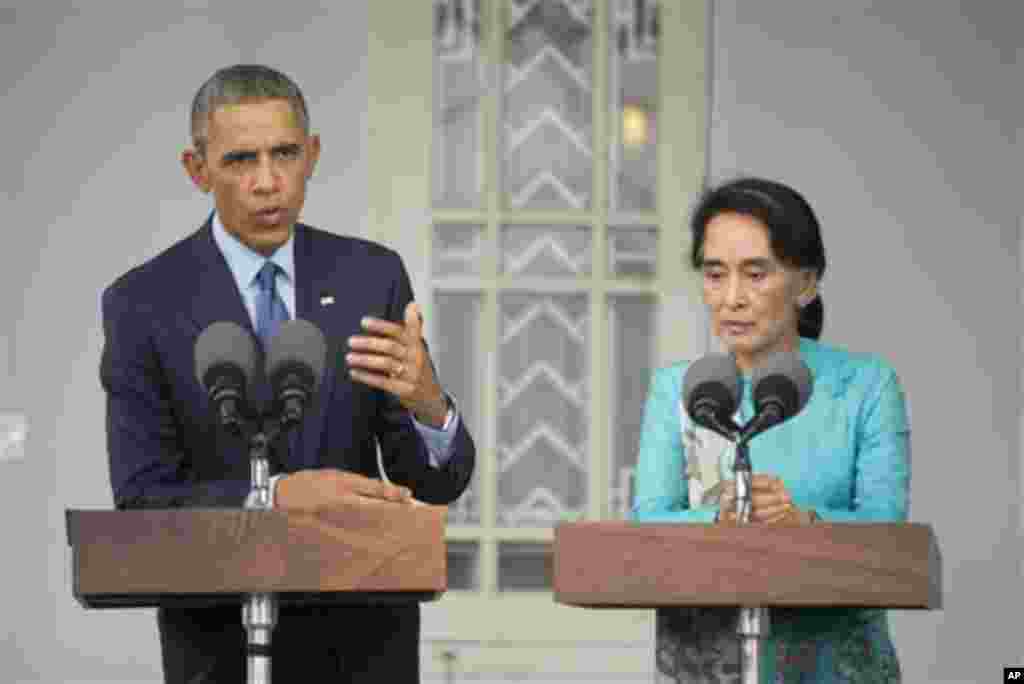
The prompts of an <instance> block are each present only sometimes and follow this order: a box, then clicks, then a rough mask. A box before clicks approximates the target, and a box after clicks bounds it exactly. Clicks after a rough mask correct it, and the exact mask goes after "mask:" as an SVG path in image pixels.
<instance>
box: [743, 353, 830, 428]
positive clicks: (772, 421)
mask: <svg viewBox="0 0 1024 684" xmlns="http://www.w3.org/2000/svg"><path fill="white" fill-rule="evenodd" d="M751 384H752V386H753V391H752V394H753V398H754V410H755V415H754V418H753V420H751V421H750V422H749V423H748V424H747V425H746V427H745V428H744V429H743V439H744V440H747V439H750V438H751V437H753V436H754V435H756V434H759V433H761V432H764V431H765V430H767V429H768V428H771V427H774V426H776V425H778V424H779V423H782V422H784V421H787V420H789V419H790V418H792V417H793V416H795V415H796V414H797V413H799V412H800V411H801V410H802V409H803V407H804V406H806V405H807V401H808V400H809V399H810V398H811V390H812V389H813V378H812V377H811V369H810V368H808V367H807V364H806V363H804V362H803V359H801V358H800V356H799V355H798V354H795V353H793V352H776V353H774V354H772V355H771V356H769V357H768V358H767V359H766V360H765V362H764V363H762V364H761V365H760V366H758V367H757V368H755V369H754V373H753V375H752V376H751Z"/></svg>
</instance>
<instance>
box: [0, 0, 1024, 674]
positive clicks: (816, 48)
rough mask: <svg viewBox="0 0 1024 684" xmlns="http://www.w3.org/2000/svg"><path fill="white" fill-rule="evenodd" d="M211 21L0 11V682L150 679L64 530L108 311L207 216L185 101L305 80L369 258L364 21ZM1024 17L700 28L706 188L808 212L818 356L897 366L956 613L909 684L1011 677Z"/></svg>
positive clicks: (348, 225)
mask: <svg viewBox="0 0 1024 684" xmlns="http://www.w3.org/2000/svg"><path fill="white" fill-rule="evenodd" d="M140 4H141V3H140ZM325 5H326V3H325ZM205 7H206V4H205V3H204V2H200V1H199V0H189V1H187V2H178V3H174V2H170V1H168V2H153V3H146V7H145V9H144V10H142V9H136V8H135V4H132V3H117V4H115V3H113V2H107V3H88V4H87V3H75V4H72V3H70V2H52V3H31V4H30V3H27V2H25V3H21V4H20V5H19V6H17V7H0V45H3V46H4V47H3V54H4V59H3V60H0V85H2V91H0V92H2V93H3V95H2V96H0V97H2V98H3V99H2V104H3V109H2V111H3V112H4V116H3V122H4V123H3V131H4V136H3V140H4V144H3V149H4V153H5V158H6V159H7V160H8V163H7V164H3V165H0V179H2V181H0V190H2V192H3V193H4V198H5V199H6V200H7V201H6V202H5V203H4V207H5V208H7V211H5V212H3V214H2V215H0V216H2V218H3V228H4V230H5V235H6V236H7V237H8V241H7V245H8V247H7V249H5V250H3V251H2V252H0V269H2V270H0V285H3V287H0V311H2V312H4V316H3V317H2V318H0V321H2V322H0V333H2V335H3V336H4V337H5V338H6V341H5V344H3V345H0V353H2V352H3V350H4V349H6V351H7V356H6V359H7V360H6V361H5V362H0V380H6V382H3V383H2V385H0V411H2V410H4V409H9V408H20V409H23V410H26V411H27V412H28V413H29V416H30V421H31V434H30V437H29V443H28V445H27V447H26V459H25V460H24V461H23V462H19V463H0V499H2V500H3V502H4V503H3V505H2V506H3V507H2V509H0V510H2V511H3V513H4V515H0V539H3V540H4V541H6V548H7V549H8V550H7V552H5V553H4V554H3V560H2V561H0V577H2V578H3V581H2V583H0V608H2V611H0V680H3V681H45V682H64V681H71V680H82V681H84V680H97V681H105V682H111V681H118V680H121V681H145V680H151V681H156V680H158V679H159V669H158V651H157V646H156V638H155V629H154V624H153V619H152V615H151V614H150V613H149V612H147V611H124V612H107V611H92V612H88V613H87V612H85V611H83V610H82V609H81V608H79V607H78V606H77V604H75V603H74V602H73V600H72V599H71V598H70V589H69V586H70V585H69V578H68V571H67V567H68V564H67V553H66V545H65V541H64V522H63V511H64V509H65V508H66V507H85V506H108V505H110V493H109V486H108V484H107V480H106V461H105V459H106V457H105V445H104V435H103V403H102V392H101V390H100V387H99V383H98V360H99V350H100V345H101V333H100V329H99V293H100V291H101V289H102V287H104V286H105V285H106V284H107V283H108V282H109V281H110V280H111V279H112V278H113V277H114V276H115V275H116V274H118V273H121V272H123V271H124V270H126V269H127V268H129V267H131V266H132V265H134V264H136V263H138V262H140V261H141V260H143V259H145V258H147V257H149V256H151V255H153V254H155V253H156V252H157V251H158V250H159V249H162V248H163V247H165V246H167V245H169V244H170V243H171V242H173V241H174V240H176V239H177V238H179V237H181V236H183V235H185V234H186V233H187V232H188V231H190V230H192V229H193V228H194V226H196V225H197V224H198V223H199V222H200V221H201V220H202V219H203V218H204V217H205V214H206V211H207V208H208V203H207V201H206V200H205V198H203V197H202V196H200V195H198V193H196V192H195V191H194V190H193V189H192V188H191V187H190V185H189V184H188V182H187V180H186V179H185V177H184V174H183V173H182V172H181V171H180V169H179V166H178V164H177V156H178V154H179V153H180V150H181V148H182V146H183V145H184V144H185V142H186V140H187V137H186V121H187V105H188V101H189V99H190V98H191V96H192V94H193V93H194V91H195V89H196V88H197V87H198V85H199V83H200V82H201V81H202V80H203V79H204V78H206V77H207V76H208V75H209V73H210V72H211V71H212V70H213V69H214V68H216V67H217V66H221V65H224V64H229V63H233V62H238V61H258V62H266V63H271V64H275V65H278V66H280V67H281V68H282V69H284V70H285V71H286V72H288V73H291V74H293V75H295V76H296V77H297V78H298V80H299V81H300V84H301V85H302V86H303V88H304V89H305V91H306V94H307V96H308V98H309V100H310V106H311V109H312V116H313V124H314V127H315V128H318V129H320V130H321V132H322V133H323V135H324V155H323V159H322V164H321V167H320V169H319V173H318V174H317V176H316V177H315V178H314V181H313V187H312V188H311V195H310V200H309V203H308V205H307V211H306V218H307V219H308V220H309V221H310V222H313V223H317V224H320V225H323V226H324V227H328V228H330V229H332V230H335V231H337V232H347V233H363V232H365V226H364V225H363V220H364V213H365V199H364V198H365V196H366V186H365V181H364V178H363V176H364V170H365V164H366V159H365V152H364V150H365V142H364V134H365V123H366V122H365V120H364V117H365V98H366V83H365V77H364V73H365V71H364V64H363V63H362V60H364V59H365V54H366V41H367V36H366V30H365V28H364V27H365V26H366V17H365V7H364V6H363V5H362V3H355V2H346V3H333V4H332V5H331V7H330V8H321V7H320V6H319V3H305V2H291V3H288V4H287V6H286V7H285V8H284V9H275V8H274V6H273V5H269V4H268V5H260V6H259V9H258V10H257V9H255V7H256V5H254V4H252V3H243V2H238V1H237V0H236V1H232V2H229V1H225V2H220V3H216V5H215V7H216V9H214V10H207V9H205ZM1019 7H1020V5H1019V4H1016V3H1010V2H1002V1H1001V0H975V1H974V2H963V3H956V2H953V1H952V0H929V2H923V1H920V2H913V1H911V0H902V1H900V2H891V1H889V2H881V1H879V2H876V3H868V2H866V1H862V0H832V1H831V2H816V3H812V2H797V1H795V0H793V1H787V2H781V1H779V0H776V1H775V2H771V3H759V2H739V1H738V0H731V1H728V2H726V1H724V0H722V1H720V2H717V3H716V10H715V12H716V20H715V36H714V40H715V49H714V62H715V64H714V68H715V76H714V113H713V122H712V134H711V138H710V140H711V154H710V159H711V169H710V172H711V174H712V176H713V177H715V178H724V177H728V176H730V175H732V174H734V173H737V172H751V173H759V174H764V175H769V176H774V177H777V178H780V179H782V180H785V181H787V182H791V183H792V184H793V185H795V186H796V187H798V188H799V189H800V190H802V191H803V192H804V193H805V194H806V195H807V197H808V198H809V199H810V201H811V202H812V204H813V205H814V206H815V207H816V209H817V210H818V212H819V214H820V216H821V218H822V220H823V223H824V230H825V239H826V247H827V248H828V251H829V259H830V261H829V272H828V274H827V276H826V280H825V287H824V292H825V298H826V306H827V308H828V316H829V320H828V323H827V327H826V338H827V339H828V340H831V341H834V342H837V343H840V344H843V345H846V346H849V347H851V348H854V349H863V350H874V351H878V352H881V353H882V354H884V355H885V356H887V357H888V358H889V359H890V360H891V361H892V362H893V363H894V364H895V365H896V367H897V369H898V370H899V372H900V374H901V376H902V379H903V381H904V384H905V386H906V388H907V391H908V394H909V400H910V405H911V414H912V422H913V428H914V435H913V444H914V482H913V506H912V511H911V514H912V517H913V518H914V519H915V520H918V521H928V522H931V523H933V524H934V525H935V529H936V531H937V533H938V534H939V537H940V542H941V545H942V550H943V554H944V561H945V575H944V579H945V591H946V607H945V609H944V610H943V611H941V612H938V613H934V614H899V615H897V616H896V618H895V628H896V639H897V646H898V648H899V651H900V653H901V656H902V658H903V663H904V668H905V671H906V674H907V676H906V681H908V682H923V681H948V682H953V681H968V682H974V681H989V680H990V679H992V678H994V677H997V676H999V674H1001V667H1002V666H1003V665H1006V664H1011V663H1016V664H1020V663H1024V646H1022V643H1021V640H1020V635H1019V628H1018V627H1017V624H1018V620H1017V619H1015V618H1017V617H1018V616H1019V614H1020V610H1021V607H1022V606H1021V599H1020V598H1019V595H1020V570H1019V561H1020V559H1021V554H1020V543H1019V529H1020V517H1019V515H1020V513H1019V508H1018V503H1017V502H1018V500H1019V497H1020V494H1021V477H1020V465H1021V462H1020V456H1019V451H1020V449H1019V447H1020V443H1019V439H1020V434H1019V432H1018V415H1019V413H1018V406H1019V404H1018V401H1019V397H1020V391H1019V390H1020V387H1019V385H1018V382H1019V380H1018V378H1019V374H1018V372H1017V369H1018V368H1019V366H1020V356H1019V354H1020V351H1019V349H1018V346H1017V345H1018V341H1019V339H1020V338H1018V337H1017V335H1016V334H1015V332H1016V330H1017V328H1016V325H1017V319H1019V317H1020V308H1019V304H1018V300H1017V296H1018V294H1017V293H1018V292H1019V285H1020V284H1019V283H1018V282H1015V281H1014V278H1015V277H1019V276H1018V275H1017V274H1018V270H1017V269H1018V265H1017V262H1016V260H1015V257H1016V253H1017V250H1018V245H1019V238H1018V234H1017V226H1018V220H1019V217H1020V214H1021V212H1020V209H1019V204H1018V197H1019V194H1020V190H1019V188H1020V178H1021V177H1022V174H1021V172H1020V169H1021V165H1020V150H1019V148H1018V149H1013V148H1012V145H1013V144H1015V140H1016V135H1017V131H1018V130H1019V127H1020V121H1021V117H1022V113H1021V112H1022V111H1024V107H1022V100H1021V95H1020V93H1021V92H1022V90H1024V89H1022V88H1021V85H1022V84H1021V83H1020V76H1019V73H1020V69H1019V67H1017V63H1018V62H1019V54H1020V52H1019V50H1020V48H1019V47H1018V45H1019V43H1020V39H1019V38H1018V34H1019V30H1020V26H1022V25H1024V12H1022V11H1021V9H1019ZM1014 67H1017V68H1014ZM1013 78H1016V79H1017V80H1016V81H1015V82H1013V81H1011V79H1013ZM183 277H187V274H183ZM169 286H173V284H169ZM8 368H9V369H10V371H9V376H8V374H7V373H5V371H6V370H7V369H8ZM965 396H967V397H971V400H970V401H960V402H959V403H957V401H956V400H954V397H965ZM961 407H962V408H961Z"/></svg>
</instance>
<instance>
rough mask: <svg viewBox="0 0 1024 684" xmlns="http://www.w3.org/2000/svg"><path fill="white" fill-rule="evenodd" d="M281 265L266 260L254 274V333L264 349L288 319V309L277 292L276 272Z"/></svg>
mask: <svg viewBox="0 0 1024 684" xmlns="http://www.w3.org/2000/svg"><path fill="white" fill-rule="evenodd" d="M280 270H281V267H280V266H278V265H277V264H275V263H274V262H273V261H267V262H266V263H265V264H263V268H261V269H260V272H259V273H257V274H256V283H257V285H258V286H259V291H258V292H257V293H256V334H257V335H258V336H259V338H260V341H261V342H262V343H263V348H264V349H266V348H267V345H268V344H269V343H270V340H271V339H272V338H273V337H274V334H275V333H276V332H277V329H278V327H279V326H280V325H281V323H283V322H284V321H287V320H288V310H287V309H286V308H285V306H284V302H283V301H282V300H281V297H280V296H278V294H277V283H276V280H277V272H278V271H280Z"/></svg>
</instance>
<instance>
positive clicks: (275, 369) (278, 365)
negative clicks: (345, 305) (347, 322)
mask: <svg viewBox="0 0 1024 684" xmlns="http://www.w3.org/2000/svg"><path fill="white" fill-rule="evenodd" d="M326 361H327V341H326V340H325V339H324V334H323V333H322V332H320V328H318V327H316V326H315V325H313V324H312V323H310V322H309V321H307V320H303V319H301V318H296V319H295V320H291V321H285V322H284V323H282V324H281V327H280V328H278V330H277V334H276V335H274V337H273V338H272V339H271V340H270V345H269V349H268V350H267V377H268V378H270V379H271V382H273V381H274V379H275V378H277V377H278V376H279V372H280V371H281V370H282V369H287V368H290V367H294V366H296V365H298V366H300V367H307V368H309V370H310V371H312V374H313V383H314V384H313V387H311V388H310V389H311V390H312V391H314V392H315V391H316V390H317V388H318V387H319V385H320V378H321V376H322V375H323V372H324V364H325V363H326Z"/></svg>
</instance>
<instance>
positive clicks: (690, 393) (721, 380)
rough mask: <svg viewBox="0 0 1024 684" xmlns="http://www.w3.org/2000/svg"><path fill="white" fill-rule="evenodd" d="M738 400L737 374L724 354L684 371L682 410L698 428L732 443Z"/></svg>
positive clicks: (697, 363)
mask: <svg viewBox="0 0 1024 684" xmlns="http://www.w3.org/2000/svg"><path fill="white" fill-rule="evenodd" d="M739 396H740V372H739V369H738V368H737V367H736V361H735V360H734V359H733V358H732V357H731V356H729V355H727V354H708V355H707V356H703V357H701V358H700V359H697V360H696V361H694V362H693V363H692V364H690V367H689V368H688V369H686V377H685V378H684V380H683V406H685V407H686V413H687V414H688V415H689V416H690V418H692V419H693V421H694V422H695V423H697V424H698V425H700V426H701V427H705V428H707V429H709V430H713V431H715V432H717V433H718V434H720V435H722V436H723V437H725V438H726V439H733V438H734V437H735V435H736V433H737V432H738V431H739V427H738V426H737V425H736V423H735V422H733V419H732V416H733V414H734V413H736V406H737V405H738V403H739Z"/></svg>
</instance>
